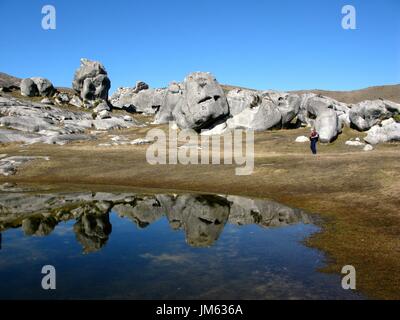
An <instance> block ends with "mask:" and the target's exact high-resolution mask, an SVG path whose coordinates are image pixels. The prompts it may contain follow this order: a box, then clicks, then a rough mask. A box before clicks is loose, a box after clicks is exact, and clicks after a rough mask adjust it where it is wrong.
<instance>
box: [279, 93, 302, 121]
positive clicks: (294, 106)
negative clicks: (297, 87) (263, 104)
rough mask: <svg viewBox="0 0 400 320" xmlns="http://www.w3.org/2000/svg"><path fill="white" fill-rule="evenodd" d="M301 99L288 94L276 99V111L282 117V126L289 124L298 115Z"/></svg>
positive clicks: (295, 95)
mask: <svg viewBox="0 0 400 320" xmlns="http://www.w3.org/2000/svg"><path fill="white" fill-rule="evenodd" d="M300 104H301V97H300V96H299V95H297V94H288V95H286V96H284V97H282V98H280V99H278V110H279V112H280V113H281V116H282V126H284V125H286V124H288V123H290V122H291V121H292V120H293V119H294V118H295V117H296V116H297V114H298V113H299V110H300Z"/></svg>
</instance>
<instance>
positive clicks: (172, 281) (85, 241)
mask: <svg viewBox="0 0 400 320" xmlns="http://www.w3.org/2000/svg"><path fill="white" fill-rule="evenodd" d="M314 217H315V216H314ZM313 219H315V218H313V216H312V215H309V214H307V213H305V212H303V211H301V210H298V209H293V208H289V207H287V206H285V205H282V204H279V203H276V202H272V201H266V200H259V199H250V198H243V197H236V196H215V195H196V194H181V195H176V194H147V195H145V194H130V193H123V194H122V193H57V194H49V193H43V194H37V193H31V192H22V191H21V192H4V193H0V235H1V237H0V242H1V247H0V248H1V249H0V299H13V298H24V299H25V298H29V299H43V298H46V299H60V298H62V299H64V298H68V299H92V298H100V299H104V298H106V299H328V298H330V299H338V298H341V299H358V298H360V297H361V296H359V295H358V294H357V293H354V292H349V291H345V290H343V289H342V288H341V278H340V277H339V275H328V274H323V273H320V272H318V269H319V268H321V267H323V266H324V265H325V263H326V258H325V256H324V254H323V253H322V252H320V251H318V250H315V249H312V248H308V247H306V246H305V245H304V244H303V240H304V239H305V238H307V237H308V236H310V235H311V234H313V233H315V232H318V231H319V228H318V227H317V226H316V225H314V224H313ZM44 265H53V266H54V267H55V268H56V272H57V273H56V275H57V277H56V280H57V289H56V290H50V291H45V290H43V289H42V288H41V280H42V277H43V275H42V274H41V269H42V267H43V266H44Z"/></svg>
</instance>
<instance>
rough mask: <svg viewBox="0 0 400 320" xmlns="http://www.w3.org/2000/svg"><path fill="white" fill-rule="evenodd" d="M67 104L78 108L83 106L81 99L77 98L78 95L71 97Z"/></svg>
mask: <svg viewBox="0 0 400 320" xmlns="http://www.w3.org/2000/svg"><path fill="white" fill-rule="evenodd" d="M69 104H70V105H73V106H75V107H78V108H82V107H83V101H82V100H81V98H79V97H78V96H75V95H74V96H73V97H72V98H71V100H70V101H69Z"/></svg>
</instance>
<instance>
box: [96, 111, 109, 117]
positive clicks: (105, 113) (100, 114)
mask: <svg viewBox="0 0 400 320" xmlns="http://www.w3.org/2000/svg"><path fill="white" fill-rule="evenodd" d="M110 118H111V113H110V112H109V111H107V110H101V111H100V112H98V114H97V117H96V119H110Z"/></svg>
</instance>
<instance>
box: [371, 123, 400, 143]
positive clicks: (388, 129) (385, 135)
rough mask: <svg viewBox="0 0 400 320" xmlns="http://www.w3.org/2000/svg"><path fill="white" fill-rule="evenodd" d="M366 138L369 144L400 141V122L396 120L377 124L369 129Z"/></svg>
mask: <svg viewBox="0 0 400 320" xmlns="http://www.w3.org/2000/svg"><path fill="white" fill-rule="evenodd" d="M367 133H368V134H367V136H366V137H365V138H364V140H365V141H366V142H367V143H369V144H372V145H374V144H378V143H385V142H390V141H400V123H397V122H394V123H389V124H386V125H383V126H380V125H375V126H373V127H372V128H371V129H369V130H368V132H367Z"/></svg>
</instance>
